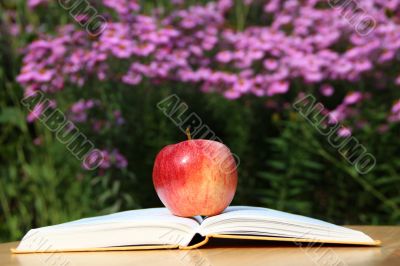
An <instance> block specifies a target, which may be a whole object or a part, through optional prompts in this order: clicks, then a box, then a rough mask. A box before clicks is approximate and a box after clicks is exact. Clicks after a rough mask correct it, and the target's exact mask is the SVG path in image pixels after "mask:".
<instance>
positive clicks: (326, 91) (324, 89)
mask: <svg viewBox="0 0 400 266" xmlns="http://www.w3.org/2000/svg"><path fill="white" fill-rule="evenodd" d="M319 90H320V92H321V94H322V95H324V96H326V97H330V96H332V95H333V93H334V92H335V89H334V88H333V87H332V86H331V85H329V84H324V85H322V86H321V88H320V89H319Z"/></svg>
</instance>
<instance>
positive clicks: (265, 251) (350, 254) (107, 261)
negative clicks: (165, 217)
mask: <svg viewBox="0 0 400 266" xmlns="http://www.w3.org/2000/svg"><path fill="white" fill-rule="evenodd" d="M351 228H354V229H357V230H361V231H363V232H365V233H367V234H368V235H370V236H371V237H372V238H374V239H379V240H381V241H382V246H381V247H362V246H338V245H336V246H332V245H331V246H320V245H318V244H314V245H311V246H310V245H307V244H305V245H304V246H296V245H295V244H291V243H289V244H284V243H273V242H268V243H265V242H264V243H260V242H262V241H258V242H257V243H254V242H251V244H249V243H243V242H240V243H234V245H226V243H214V244H212V243H211V245H209V246H205V247H202V248H200V249H195V250H147V251H111V252H70V253H47V254H46V253H42V254H11V252H10V248H15V247H16V246H17V244H18V242H12V243H4V244H0V265H2V266H3V265H29V266H34V265H48V266H67V265H68V266H72V265H91V264H96V265H107V266H109V265H113V266H116V265H145V266H150V265H165V266H168V265H174V266H179V265H193V266H217V265H229V266H234V265H240V266H242V265H316V266H317V265H330V266H344V265H365V266H367V265H400V226H351ZM231 244H232V243H231Z"/></svg>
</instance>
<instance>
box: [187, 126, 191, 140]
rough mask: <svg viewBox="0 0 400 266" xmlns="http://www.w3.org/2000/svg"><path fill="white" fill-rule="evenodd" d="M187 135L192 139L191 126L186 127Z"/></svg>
mask: <svg viewBox="0 0 400 266" xmlns="http://www.w3.org/2000/svg"><path fill="white" fill-rule="evenodd" d="M186 136H187V138H188V140H191V139H192V136H190V127H187V128H186Z"/></svg>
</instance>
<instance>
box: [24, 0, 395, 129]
mask: <svg viewBox="0 0 400 266" xmlns="http://www.w3.org/2000/svg"><path fill="white" fill-rule="evenodd" d="M39 2H40V1H30V6H31V7H36V6H37V5H39V4H43V3H44V2H45V1H41V3H39ZM252 2H253V1H245V5H247V6H245V7H244V8H246V9H248V10H253V9H260V10H262V12H260V14H259V18H258V19H257V20H256V21H254V23H252V24H251V25H249V26H248V27H246V28H244V29H243V30H241V31H238V30H236V29H235V28H234V27H233V25H231V23H230V22H229V16H230V13H231V11H232V6H233V2H232V1H231V0H219V1H215V2H210V3H208V4H205V5H194V6H190V7H187V8H184V7H182V6H180V5H179V4H177V6H176V10H173V11H171V12H153V13H152V14H149V15H146V14H142V13H141V8H140V5H139V3H138V2H137V1H134V0H130V1H103V5H104V7H107V8H109V9H106V11H105V14H109V12H111V13H113V12H115V13H116V14H117V15H116V16H115V18H112V16H109V15H108V16H107V17H109V22H107V27H106V29H105V31H104V32H103V33H102V34H101V35H100V36H99V37H98V38H91V37H90V36H89V35H88V34H87V33H86V32H85V31H84V30H82V29H80V28H79V27H77V26H74V25H66V26H63V27H60V28H59V29H58V32H57V34H56V35H55V36H50V35H47V36H42V37H41V38H40V39H39V40H36V41H34V42H32V43H31V44H30V45H29V46H28V47H27V49H26V52H25V57H24V64H23V66H22V69H21V74H20V75H19V76H18V82H20V84H21V85H23V86H24V88H25V91H26V93H31V92H32V91H35V90H43V91H45V92H49V93H56V92H57V91H60V90H63V89H65V88H66V87H68V86H69V85H67V84H74V85H76V86H78V87H83V86H85V85H86V84H87V83H88V82H89V80H93V79H96V80H99V81H101V82H105V81H113V82H121V83H125V84H128V85H132V86H138V85H140V84H141V83H143V82H144V81H145V80H147V81H149V82H151V83H152V84H160V83H163V82H166V81H173V82H182V83H186V84H188V85H190V84H197V85H199V86H200V88H201V90H202V91H204V92H214V91H216V92H220V93H222V94H223V95H224V96H225V97H226V98H228V99H236V98H238V97H241V96H243V95H245V94H254V95H256V96H259V97H263V96H265V97H273V96H275V95H278V94H288V93H289V92H290V91H295V90H296V84H297V83H298V82H301V83H303V84H306V85H307V86H310V87H311V86H312V87H316V88H318V87H319V88H320V93H321V94H322V95H323V96H325V97H331V96H332V95H333V94H334V93H335V87H334V86H332V84H334V83H335V82H338V81H345V82H347V84H348V85H349V86H348V87H349V88H354V89H349V90H348V95H347V96H345V97H344V98H343V102H342V103H340V104H338V105H337V106H335V107H334V108H332V112H331V116H332V118H333V119H337V120H339V121H342V120H345V119H346V118H349V117H352V116H355V115H357V112H354V110H352V108H350V106H351V105H354V104H357V103H359V102H362V101H364V100H365V99H367V98H371V97H373V94H381V93H384V92H385V91H388V90H390V88H392V89H397V88H396V86H399V85H400V74H399V73H393V71H391V66H392V64H393V62H396V61H398V60H399V49H400V26H399V24H398V22H399V21H398V17H397V16H396V14H399V12H400V1H390V2H387V1H379V0H369V1H362V3H359V5H360V6H359V7H360V8H362V9H363V10H364V12H365V13H366V14H368V15H370V16H372V17H373V18H374V19H375V20H376V27H375V28H373V29H372V30H371V32H370V33H369V34H367V35H366V36H361V35H360V34H359V32H357V31H356V30H355V29H354V27H355V25H352V24H351V23H350V22H349V21H348V19H347V18H346V17H345V16H344V15H343V12H344V11H346V10H345V8H344V7H331V6H329V5H328V4H327V3H325V2H321V1H314V0H312V1H305V2H300V1H296V0H291V1H280V0H273V1H265V3H264V1H254V3H252ZM126 7H129V8H126ZM116 61H123V62H124V65H126V66H127V67H126V68H120V67H118V68H115V67H114V66H115V65H116V63H115V62H116ZM121 64H122V62H121ZM362 79H368V81H369V82H373V83H375V84H377V85H376V88H374V89H373V90H371V91H368V92H365V91H364V92H363V91H360V89H359V88H357V86H358V84H359V82H360V81H361V80H362ZM390 84H393V85H390ZM353 90H354V91H353ZM313 93H318V92H317V91H315V92H313ZM371 94H372V95H371ZM393 109H394V110H396V108H395V107H393ZM394 117H396V114H394V113H391V114H389V115H388V121H387V122H389V123H391V122H394V121H396V119H395V118H394ZM349 130H351V129H349Z"/></svg>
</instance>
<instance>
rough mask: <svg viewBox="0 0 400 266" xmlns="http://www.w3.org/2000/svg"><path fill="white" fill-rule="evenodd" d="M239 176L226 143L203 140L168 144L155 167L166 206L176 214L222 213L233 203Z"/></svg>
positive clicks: (154, 181)
mask: <svg viewBox="0 0 400 266" xmlns="http://www.w3.org/2000/svg"><path fill="white" fill-rule="evenodd" d="M237 181H238V176H237V170H236V163H235V160H234V158H233V155H232V153H231V152H230V150H229V149H228V147H226V146H225V145H224V144H222V143H220V142H217V141H212V140H203V139H194V140H187V141H183V142H180V143H177V144H173V145H168V146H166V147H164V148H163V149H162V150H161V151H160V152H159V153H158V155H157V157H156V159H155V162H154V168H153V183H154V187H155V189H156V192H157V194H158V196H159V198H160V199H161V201H162V202H163V203H164V205H165V206H166V207H167V208H168V209H169V210H170V211H171V212H172V213H173V214H175V215H178V216H182V217H191V216H195V215H204V216H212V215H217V214H219V213H221V212H222V211H223V210H224V209H225V208H226V207H228V206H229V204H230V203H231V201H232V199H233V196H234V195H235V192H236V186H237Z"/></svg>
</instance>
